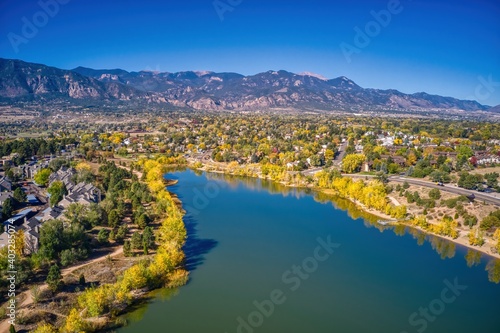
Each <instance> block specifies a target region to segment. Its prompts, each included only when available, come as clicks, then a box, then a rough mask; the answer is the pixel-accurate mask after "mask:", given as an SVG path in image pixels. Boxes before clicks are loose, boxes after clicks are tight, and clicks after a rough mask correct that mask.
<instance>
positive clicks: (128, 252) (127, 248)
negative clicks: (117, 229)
mask: <svg viewBox="0 0 500 333" xmlns="http://www.w3.org/2000/svg"><path fill="white" fill-rule="evenodd" d="M123 254H124V255H125V257H130V256H131V255H132V246H131V245H130V241H129V240H128V239H127V240H126V241H125V242H124V243H123Z"/></svg>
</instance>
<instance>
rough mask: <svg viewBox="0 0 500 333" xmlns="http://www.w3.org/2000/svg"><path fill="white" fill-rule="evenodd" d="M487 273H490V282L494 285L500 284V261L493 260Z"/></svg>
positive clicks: (487, 266)
mask: <svg viewBox="0 0 500 333" xmlns="http://www.w3.org/2000/svg"><path fill="white" fill-rule="evenodd" d="M486 271H487V272H488V280H490V282H493V283H496V284H498V283H500V260H499V259H493V260H491V261H490V262H489V263H488V265H486Z"/></svg>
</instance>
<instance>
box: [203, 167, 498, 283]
mask: <svg viewBox="0 0 500 333" xmlns="http://www.w3.org/2000/svg"><path fill="white" fill-rule="evenodd" d="M205 176H206V177H207V179H209V180H217V181H224V182H226V183H227V184H228V185H229V186H230V187H231V188H237V187H238V186H241V185H242V184H243V185H244V186H245V188H248V189H251V190H253V191H267V192H269V193H271V194H278V195H282V196H283V197H289V196H292V197H295V198H297V199H300V198H302V197H305V196H308V195H313V197H314V200H315V201H316V202H318V203H321V204H331V205H332V206H333V207H334V208H335V209H340V210H343V211H345V212H347V215H348V216H349V217H350V218H351V219H353V220H358V219H362V220H363V224H364V225H365V227H367V228H376V229H378V230H379V231H380V232H385V231H391V232H393V233H394V234H395V235H396V236H399V237H402V236H405V235H407V234H408V235H411V236H412V237H413V239H415V240H416V241H417V244H418V245H419V246H423V245H424V244H425V243H426V242H428V243H430V245H431V247H432V249H433V250H434V251H436V253H437V254H438V255H439V256H440V258H441V259H443V260H446V259H452V258H454V257H455V255H456V243H454V242H452V241H450V240H447V239H445V238H442V237H439V236H434V235H429V234H426V233H424V232H422V231H420V230H418V229H415V228H412V227H410V226H406V225H403V224H397V225H394V226H383V225H381V224H379V223H378V220H379V219H380V218H379V217H377V216H375V215H373V214H370V213H367V212H365V211H364V210H362V209H360V208H359V207H358V206H357V205H356V204H354V203H353V202H352V201H350V200H347V199H344V198H340V197H338V196H335V195H332V194H327V193H324V192H319V191H314V190H311V189H309V188H293V187H288V186H285V185H283V184H280V183H276V182H273V181H268V180H262V179H257V178H251V177H245V176H234V175H225V174H222V173H205ZM481 257H482V254H481V253H480V252H478V251H475V250H472V249H469V250H468V252H467V254H466V255H465V260H466V263H467V266H468V267H473V266H477V265H480V264H481ZM486 271H487V272H488V278H489V280H490V281H491V282H493V283H500V260H499V259H493V260H491V261H490V262H489V263H488V264H487V265H486Z"/></svg>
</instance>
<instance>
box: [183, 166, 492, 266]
mask: <svg viewBox="0 0 500 333" xmlns="http://www.w3.org/2000/svg"><path fill="white" fill-rule="evenodd" d="M205 166H206V165H204V166H203V168H193V167H189V168H190V169H192V170H197V171H203V172H209V173H218V174H224V175H229V176H238V175H235V174H232V173H228V172H224V171H222V170H206V169H205ZM243 177H250V178H256V179H263V180H268V181H272V182H275V183H278V184H281V185H283V186H286V187H290V188H304V189H306V188H307V189H311V190H313V191H315V192H320V193H323V194H326V195H335V196H338V197H339V198H342V199H344V200H348V201H350V202H351V203H352V204H354V205H355V206H356V207H357V208H358V209H359V210H361V211H363V212H365V213H368V214H370V215H373V216H375V217H378V218H381V219H384V220H390V221H394V218H392V217H391V216H389V215H386V214H385V213H382V212H379V211H377V210H374V209H368V208H366V207H365V206H364V205H363V204H361V203H358V202H355V201H353V200H351V199H350V198H343V197H341V196H339V195H338V194H336V193H335V192H334V191H333V190H330V189H323V188H319V187H314V186H311V187H308V186H299V185H296V184H287V183H285V182H276V181H274V180H272V179H269V178H267V177H262V176H261V175H257V176H256V177H252V176H243ZM390 225H393V226H396V225H404V226H406V227H410V228H413V229H415V230H418V231H420V232H422V233H423V234H425V235H426V236H435V237H439V238H441V239H445V240H447V241H450V242H453V243H455V244H458V245H461V246H463V247H465V248H467V249H469V250H474V251H477V252H480V253H481V254H483V255H487V256H489V257H491V258H492V259H500V253H494V252H492V251H491V247H494V244H491V243H490V242H488V240H489V239H487V240H486V239H485V244H484V245H483V246H481V247H478V246H473V245H470V244H469V240H468V236H467V235H465V234H463V233H464V232H466V231H465V230H461V229H459V230H458V231H459V237H458V238H456V239H453V238H451V237H446V236H442V235H437V234H434V233H430V232H428V231H426V230H424V229H422V228H420V227H418V226H414V225H411V224H409V223H405V222H402V221H397V220H396V221H394V223H391V224H390Z"/></svg>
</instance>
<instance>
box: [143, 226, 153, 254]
mask: <svg viewBox="0 0 500 333" xmlns="http://www.w3.org/2000/svg"><path fill="white" fill-rule="evenodd" d="M154 241H155V238H154V234H153V229H152V228H151V227H146V228H145V229H144V232H143V233H142V243H143V244H144V246H146V247H147V248H148V249H150V248H151V247H152V246H153V244H154Z"/></svg>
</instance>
